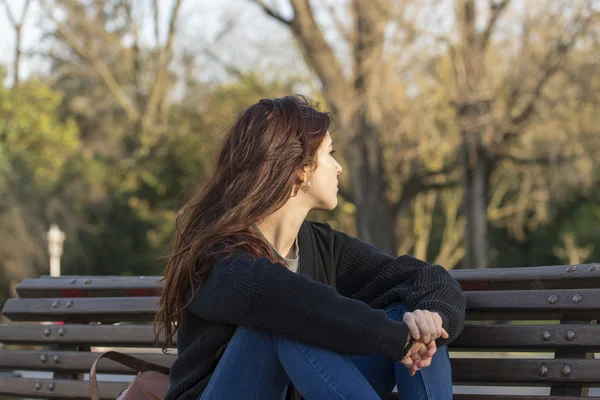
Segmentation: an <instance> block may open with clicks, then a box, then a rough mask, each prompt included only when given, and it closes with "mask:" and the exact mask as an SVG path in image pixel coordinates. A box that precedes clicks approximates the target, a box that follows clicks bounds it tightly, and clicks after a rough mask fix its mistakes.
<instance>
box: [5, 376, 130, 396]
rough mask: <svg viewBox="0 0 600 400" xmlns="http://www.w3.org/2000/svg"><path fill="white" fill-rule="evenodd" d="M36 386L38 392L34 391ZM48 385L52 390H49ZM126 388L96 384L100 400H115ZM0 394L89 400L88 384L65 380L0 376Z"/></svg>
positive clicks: (117, 384) (110, 384)
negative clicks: (52, 385) (51, 386)
mask: <svg viewBox="0 0 600 400" xmlns="http://www.w3.org/2000/svg"><path fill="white" fill-rule="evenodd" d="M36 384H37V385H39V388H40V389H39V390H36ZM50 384H54V388H53V389H52V390H50ZM126 387H127V383H117V382H98V391H99V392H100V398H101V399H102V400H111V399H116V398H117V396H119V394H120V393H121V392H122V391H123V390H124V389H125V388H126ZM0 394H10V395H15V396H21V397H28V398H40V397H42V398H51V399H77V400H88V399H89V398H90V384H89V382H87V381H77V380H66V379H33V378H13V377H4V376H0Z"/></svg>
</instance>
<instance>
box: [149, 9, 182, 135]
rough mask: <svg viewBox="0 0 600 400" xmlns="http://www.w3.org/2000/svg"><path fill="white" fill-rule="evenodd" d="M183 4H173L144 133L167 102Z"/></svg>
mask: <svg viewBox="0 0 600 400" xmlns="http://www.w3.org/2000/svg"><path fill="white" fill-rule="evenodd" d="M182 2H183V1H182V0H176V1H175V3H174V4H173V8H172V11H171V17H170V20H169V28H168V32H167V42H166V44H165V47H164V48H163V49H162V50H161V52H160V55H159V59H158V63H157V71H156V78H155V82H154V84H153V85H152V89H151V92H150V96H149V100H148V105H147V107H146V108H145V110H144V114H143V116H142V130H143V131H145V130H146V129H148V128H149V126H150V125H151V124H152V123H153V122H156V121H155V119H154V117H155V116H156V112H157V110H158V108H159V104H160V102H161V101H166V99H165V95H166V92H167V87H168V82H167V80H168V67H169V62H170V61H171V56H172V52H173V42H174V41H175V30H176V27H177V18H178V16H179V10H180V7H181V4H182ZM157 45H158V44H157Z"/></svg>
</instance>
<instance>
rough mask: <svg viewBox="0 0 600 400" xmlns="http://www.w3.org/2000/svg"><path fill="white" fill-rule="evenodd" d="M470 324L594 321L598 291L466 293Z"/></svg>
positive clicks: (599, 298)
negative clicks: (479, 321)
mask: <svg viewBox="0 0 600 400" xmlns="http://www.w3.org/2000/svg"><path fill="white" fill-rule="evenodd" d="M465 296H466V298H467V318H468V319H470V320H498V319H500V320H519V319H525V320H540V319H542V320H593V319H597V317H598V314H599V311H600V289H563V290H513V291H511V292H510V295H507V292H506V291H502V290H490V291H477V292H466V293H465Z"/></svg>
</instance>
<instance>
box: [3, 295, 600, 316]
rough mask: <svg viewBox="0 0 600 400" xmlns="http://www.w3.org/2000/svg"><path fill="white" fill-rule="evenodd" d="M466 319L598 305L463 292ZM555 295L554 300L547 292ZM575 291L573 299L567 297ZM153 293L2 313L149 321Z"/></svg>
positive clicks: (590, 298) (591, 300) (28, 305)
mask: <svg viewBox="0 0 600 400" xmlns="http://www.w3.org/2000/svg"><path fill="white" fill-rule="evenodd" d="M465 295H466V297H467V318H468V319H470V320H517V319H531V320H539V319H542V320H592V319H596V318H597V317H598V314H599V311H600V289H579V290H571V289H565V290H536V291H527V290H514V291H512V292H511V295H510V296H507V295H506V292H505V291H493V290H492V291H477V292H466V293H465ZM553 296H556V302H554V303H552V304H551V303H550V300H549V299H550V298H551V297H553ZM575 296H579V297H580V299H581V300H580V301H578V302H575V301H574V300H573V298H574V297H575ZM157 310H158V298H157V297H100V298H74V299H35V298H34V299H9V300H8V301H7V302H6V304H5V305H4V310H3V314H4V315H5V316H6V317H8V318H9V319H11V320H12V321H65V322H91V321H94V322H96V321H100V322H104V323H114V322H122V321H131V322H143V321H151V320H152V319H153V315H154V314H155V313H156V311H157Z"/></svg>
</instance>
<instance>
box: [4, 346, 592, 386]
mask: <svg viewBox="0 0 600 400" xmlns="http://www.w3.org/2000/svg"><path fill="white" fill-rule="evenodd" d="M9 353H11V351H10V350H5V351H3V352H2V353H0V354H2V361H0V362H1V363H2V364H0V365H1V368H7V367H10V366H11V363H12V367H14V368H15V369H35V370H48V371H63V372H87V371H89V368H90V367H91V365H92V363H93V362H94V360H95V359H96V357H97V356H98V354H96V353H86V352H80V353H78V352H66V351H65V352H39V351H13V352H12V353H14V354H13V355H10V354H9ZM42 353H43V354H46V355H47V357H48V359H47V361H46V362H45V363H42V362H40V355H41V354H42ZM55 355H58V356H59V357H60V363H59V364H54V363H53V359H52V357H54V356H55ZM7 356H8V357H7ZM138 356H140V357H141V358H145V359H148V360H149V361H152V362H157V363H159V364H161V365H165V366H170V365H171V364H172V362H173V361H174V360H175V356H174V355H156V354H153V355H145V354H144V355H138ZM104 361H106V362H104ZM451 362H452V377H453V382H454V383H455V384H477V385H496V384H503V385H507V384H508V385H512V386H515V385H516V386H519V385H531V386H548V385H552V386H562V387H573V386H586V385H587V386H594V385H598V384H600V360H581V359H564V360H563V359H561V360H555V359H514V358H511V359H507V358H504V359H497V358H495V359H489V358H488V359H485V358H454V359H452V360H451ZM15 364H16V365H15ZM565 365H568V366H569V367H570V368H571V371H570V374H569V375H568V376H565V375H563V368H564V366H565ZM542 366H545V367H546V368H547V373H546V375H544V376H541V375H540V369H541V368H542ZM99 371H101V372H107V373H126V374H127V373H131V370H129V368H126V367H124V366H121V365H119V364H117V363H114V362H112V361H110V360H102V361H101V362H100V363H99Z"/></svg>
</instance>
